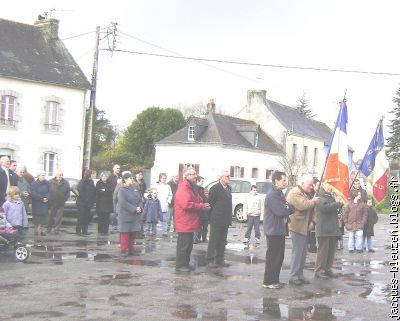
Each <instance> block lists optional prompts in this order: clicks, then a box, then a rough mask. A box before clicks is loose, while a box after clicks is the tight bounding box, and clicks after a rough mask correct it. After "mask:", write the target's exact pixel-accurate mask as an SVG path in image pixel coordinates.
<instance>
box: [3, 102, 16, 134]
mask: <svg viewBox="0 0 400 321" xmlns="http://www.w3.org/2000/svg"><path fill="white" fill-rule="evenodd" d="M14 117H15V97H14V96H10V95H4V96H1V111H0V124H1V125H6V126H12V127H14V126H15V118H14Z"/></svg>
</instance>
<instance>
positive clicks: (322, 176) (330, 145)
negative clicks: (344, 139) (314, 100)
mask: <svg viewBox="0 0 400 321" xmlns="http://www.w3.org/2000/svg"><path fill="white" fill-rule="evenodd" d="M346 93H347V89H346V91H345V93H344V97H343V100H342V101H341V102H340V110H339V117H338V118H337V119H336V122H335V127H334V128H333V133H332V138H331V143H330V144H329V149H328V153H327V154H326V159H325V164H324V169H323V170H322V174H321V179H320V180H319V182H320V183H319V186H318V189H317V191H316V192H315V195H316V196H318V195H319V191H320V189H321V185H322V179H323V178H324V174H325V170H326V164H327V163H328V157H329V154H330V152H331V147H332V142H333V138H334V136H335V132H336V127H337V125H338V121H340V119H342V110H343V104H344V103H345V102H346Z"/></svg>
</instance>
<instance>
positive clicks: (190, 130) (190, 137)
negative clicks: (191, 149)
mask: <svg viewBox="0 0 400 321" xmlns="http://www.w3.org/2000/svg"><path fill="white" fill-rule="evenodd" d="M188 140H192V141H193V140H194V126H189V128H188Z"/></svg>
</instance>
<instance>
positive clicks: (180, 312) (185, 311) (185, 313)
mask: <svg viewBox="0 0 400 321" xmlns="http://www.w3.org/2000/svg"><path fill="white" fill-rule="evenodd" d="M171 314H172V315H173V316H174V317H178V318H180V319H196V318H197V312H196V310H195V309H194V308H193V307H192V306H191V305H189V304H179V305H178V306H177V307H176V309H175V310H174V311H172V313H171Z"/></svg>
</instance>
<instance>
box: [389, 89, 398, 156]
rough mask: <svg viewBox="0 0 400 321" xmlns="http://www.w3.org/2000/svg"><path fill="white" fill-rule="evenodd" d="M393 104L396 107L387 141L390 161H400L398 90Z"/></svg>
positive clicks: (392, 112) (393, 111)
mask: <svg viewBox="0 0 400 321" xmlns="http://www.w3.org/2000/svg"><path fill="white" fill-rule="evenodd" d="M393 102H394V103H395V104H396V106H395V107H394V108H393V110H392V111H391V112H390V113H391V114H394V117H393V119H392V120H391V124H390V125H389V128H390V130H389V134H390V136H389V137H388V139H387V145H386V146H387V148H388V149H387V152H386V153H387V156H388V157H389V158H390V159H393V160H398V159H400V89H399V90H397V92H396V96H395V97H394V98H393Z"/></svg>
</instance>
